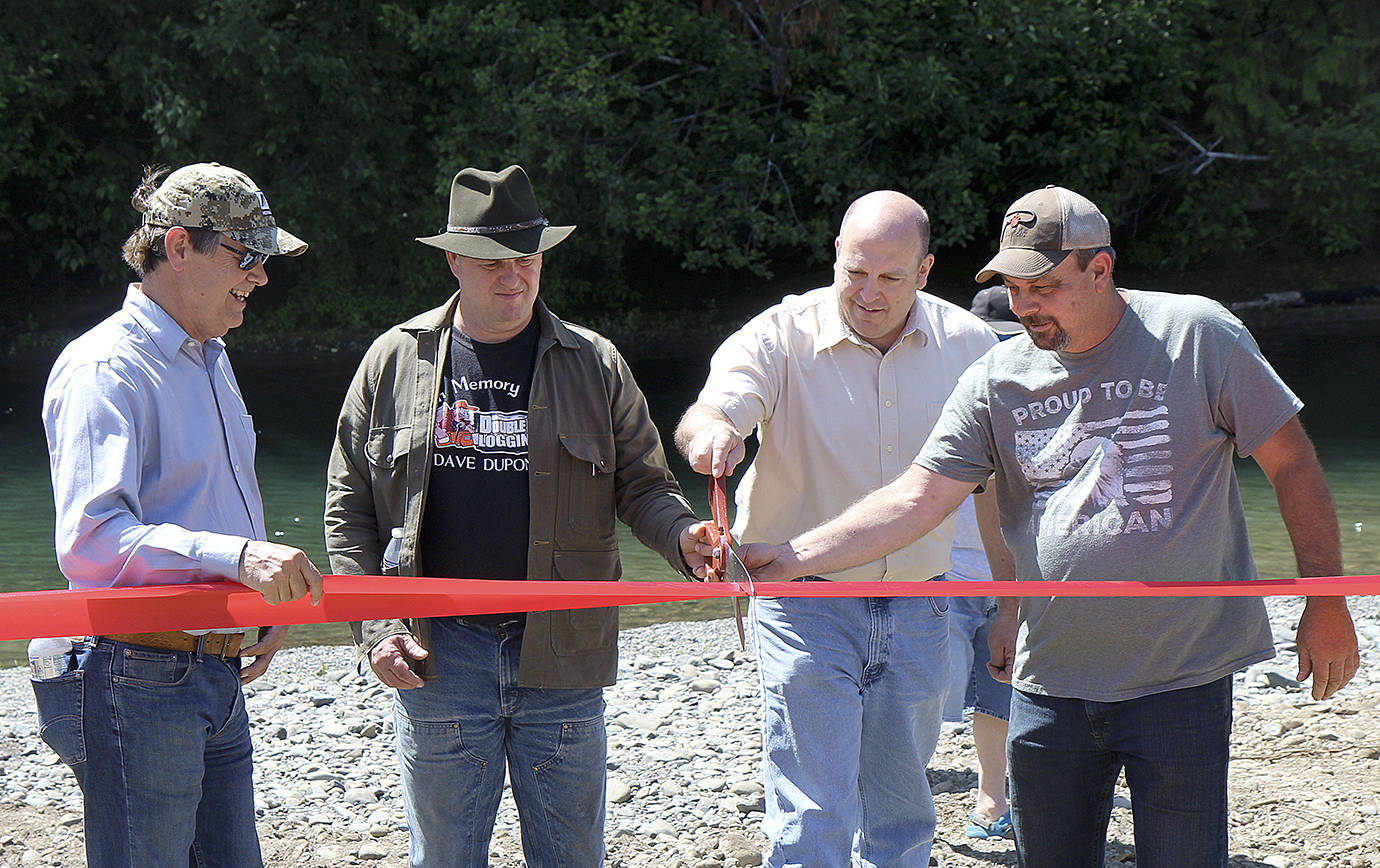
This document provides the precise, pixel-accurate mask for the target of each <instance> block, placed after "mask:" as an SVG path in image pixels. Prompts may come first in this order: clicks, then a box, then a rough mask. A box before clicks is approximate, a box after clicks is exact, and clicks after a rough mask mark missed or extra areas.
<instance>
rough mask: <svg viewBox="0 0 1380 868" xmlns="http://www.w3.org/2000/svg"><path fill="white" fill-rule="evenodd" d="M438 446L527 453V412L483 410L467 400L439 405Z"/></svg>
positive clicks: (493, 452)
mask: <svg viewBox="0 0 1380 868" xmlns="http://www.w3.org/2000/svg"><path fill="white" fill-rule="evenodd" d="M435 436H436V448H437V449H441V448H444V447H458V448H461V449H473V450H475V451H476V452H480V453H483V454H486V455H526V454H527V411H526V410H517V411H514V412H511V413H505V412H502V411H498V410H480V409H479V408H478V407H475V406H473V405H471V404H470V403H469V402H467V401H465V400H464V399H461V400H458V401H456V402H455V403H453V404H447V403H446V402H445V401H442V402H441V404H440V406H439V407H437V408H436V430H435Z"/></svg>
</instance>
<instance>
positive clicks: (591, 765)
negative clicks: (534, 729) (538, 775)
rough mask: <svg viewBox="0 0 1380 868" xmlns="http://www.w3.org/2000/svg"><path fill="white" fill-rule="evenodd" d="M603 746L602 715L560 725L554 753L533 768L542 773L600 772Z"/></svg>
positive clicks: (605, 737) (605, 736) (605, 740)
mask: <svg viewBox="0 0 1380 868" xmlns="http://www.w3.org/2000/svg"><path fill="white" fill-rule="evenodd" d="M606 744H607V735H606V733H605V729H604V715H603V714H600V715H599V716H598V717H594V718H591V719H589V720H577V721H573V722H570V723H562V724H561V732H560V739H559V741H558V742H557V744H556V750H555V753H553V754H552V755H551V756H550V757H549V758H547V759H545V760H543V761H541V762H539V763H536V764H535V766H534V768H535V769H536V771H538V772H543V771H547V770H549V769H552V768H553V767H558V766H562V765H567V766H570V767H571V768H573V769H574V770H577V771H588V772H589V773H591V774H593V770H594V769H602V762H603V760H604V752H605V747H606Z"/></svg>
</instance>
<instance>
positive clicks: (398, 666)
mask: <svg viewBox="0 0 1380 868" xmlns="http://www.w3.org/2000/svg"><path fill="white" fill-rule="evenodd" d="M426 656H427V650H426V649H425V648H423V647H422V646H421V645H418V644H417V640H416V639H413V638H412V634H410V633H396V634H394V635H392V636H386V637H384V638H383V639H380V640H379V641H378V644H376V645H375V646H374V647H373V648H370V649H369V668H370V669H372V670H374V674H375V675H377V676H378V679H379V681H382V682H383V683H384V684H386V685H387V686H389V687H396V688H398V689H399V690H412V689H414V688H417V687H421V686H422V685H423V684H425V683H426V682H425V681H423V680H422V679H421V677H420V676H419V675H417V673H415V672H413V671H412V669H411V667H409V666H408V665H407V658H409V657H411V658H412V659H413V660H421V659H423V658H425V657H426Z"/></svg>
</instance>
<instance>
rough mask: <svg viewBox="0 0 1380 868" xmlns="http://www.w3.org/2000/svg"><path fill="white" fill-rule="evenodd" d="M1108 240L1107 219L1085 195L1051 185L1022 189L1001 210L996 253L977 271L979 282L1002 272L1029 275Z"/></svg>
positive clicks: (1104, 244) (1021, 276) (1026, 277)
mask: <svg viewBox="0 0 1380 868" xmlns="http://www.w3.org/2000/svg"><path fill="white" fill-rule="evenodd" d="M1111 245H1112V230H1111V227H1110V226H1108V224H1107V218H1106V217H1104V216H1103V215H1102V212H1101V211H1099V210H1097V206H1096V205H1094V204H1093V203H1092V202H1091V201H1089V200H1088V199H1087V198H1086V197H1084V196H1080V195H1079V194H1077V193H1075V192H1073V191H1072V190H1069V189H1066V188H1064V187H1055V186H1053V185H1050V186H1048V187H1045V188H1044V189H1043V190H1035V191H1034V192H1031V193H1026V194H1025V195H1024V196H1022V197H1021V198H1019V199H1017V200H1016V201H1015V202H1012V203H1011V207H1010V208H1007V209H1006V216H1005V217H1003V218H1002V222H1001V246H1000V248H998V250H997V255H996V256H994V257H992V261H991V262H989V263H987V265H986V266H984V267H983V269H982V270H981V271H979V272H978V274H977V282H978V283H986V282H987V281H989V280H991V279H992V278H994V277H997V276H999V275H1005V276H1007V277H1015V278H1019V279H1021V280H1034V279H1035V278H1037V277H1039V276H1041V275H1043V274H1044V273H1046V272H1048V271H1050V270H1051V269H1053V268H1055V267H1057V266H1058V265H1059V263H1061V262H1063V261H1064V259H1065V257H1067V256H1068V255H1069V253H1071V252H1073V251H1074V250H1087V249H1096V248H1098V247H1110V246H1111Z"/></svg>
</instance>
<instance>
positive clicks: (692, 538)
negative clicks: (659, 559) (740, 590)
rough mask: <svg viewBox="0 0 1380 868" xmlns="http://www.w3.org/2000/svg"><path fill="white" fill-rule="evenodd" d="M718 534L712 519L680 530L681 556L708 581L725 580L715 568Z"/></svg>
mask: <svg viewBox="0 0 1380 868" xmlns="http://www.w3.org/2000/svg"><path fill="white" fill-rule="evenodd" d="M717 544H718V534H717V533H716V532H715V528H714V523H713V522H712V521H701V522H696V523H695V524H692V525H687V526H686V527H685V529H684V530H682V531H681V532H680V556H681V558H682V559H683V560H684V561H685V565H686V566H687V567H689V568H690V571H691V572H693V573H694V574H695V575H696V576H698V577H699V578H701V579H704V580H705V581H708V582H720V581H723V576H720V575H718V574H717V573H716V572H715V571H714V569H713V557H714V547H715V546H716V545H717Z"/></svg>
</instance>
